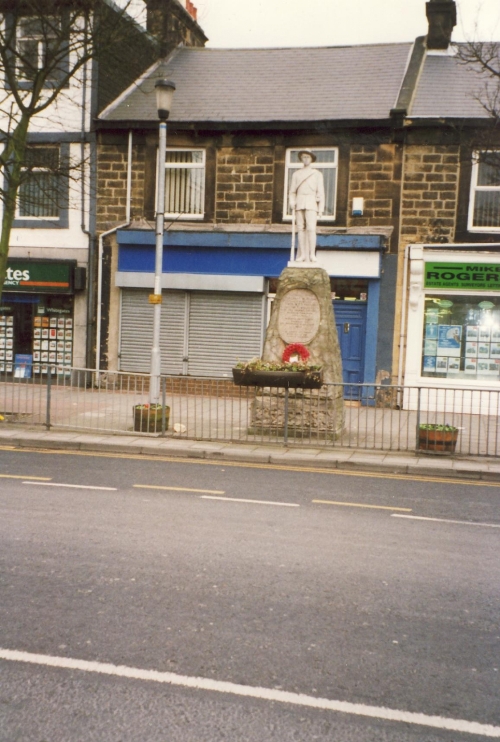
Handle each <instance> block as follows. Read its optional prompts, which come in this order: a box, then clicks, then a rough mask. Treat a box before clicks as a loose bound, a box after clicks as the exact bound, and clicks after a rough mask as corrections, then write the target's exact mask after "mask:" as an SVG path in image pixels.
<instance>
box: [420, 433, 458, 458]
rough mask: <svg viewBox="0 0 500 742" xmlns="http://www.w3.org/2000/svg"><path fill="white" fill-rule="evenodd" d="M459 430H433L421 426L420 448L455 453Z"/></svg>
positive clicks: (421, 449)
mask: <svg viewBox="0 0 500 742" xmlns="http://www.w3.org/2000/svg"><path fill="white" fill-rule="evenodd" d="M457 440H458V430H432V429H430V430H429V429H427V428H419V430H418V450H419V451H428V452H429V453H455V448H456V445H457Z"/></svg>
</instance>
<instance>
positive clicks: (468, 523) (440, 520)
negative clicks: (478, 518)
mask: <svg viewBox="0 0 500 742" xmlns="http://www.w3.org/2000/svg"><path fill="white" fill-rule="evenodd" d="M391 518H410V520H430V521H432V522H434V523H455V524H456V525H459V526H481V527H482V528H500V524H498V523H474V522H473V521H472V520H448V519H447V518H425V517H424V516H423V515H399V513H393V514H392V515H391Z"/></svg>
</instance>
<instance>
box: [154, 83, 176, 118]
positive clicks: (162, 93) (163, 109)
mask: <svg viewBox="0 0 500 742" xmlns="http://www.w3.org/2000/svg"><path fill="white" fill-rule="evenodd" d="M155 89H156V107H157V109H158V118H159V119H160V121H166V120H167V119H168V117H169V114H170V108H171V106H172V98H173V97H174V90H175V84H174V83H173V82H172V80H157V81H156V83H155Z"/></svg>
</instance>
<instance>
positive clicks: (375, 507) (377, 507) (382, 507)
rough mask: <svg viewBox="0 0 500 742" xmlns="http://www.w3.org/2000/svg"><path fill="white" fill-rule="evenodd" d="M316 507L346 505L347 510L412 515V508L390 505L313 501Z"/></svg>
mask: <svg viewBox="0 0 500 742" xmlns="http://www.w3.org/2000/svg"><path fill="white" fill-rule="evenodd" d="M312 502H314V503H315V504H316V505H344V506H345V507H347V508H371V509H372V510H401V511H403V512H405V513H411V511H412V509H411V508H396V507H392V506H390V505H364V504H363V503H361V502H335V501H334V500H313V501H312Z"/></svg>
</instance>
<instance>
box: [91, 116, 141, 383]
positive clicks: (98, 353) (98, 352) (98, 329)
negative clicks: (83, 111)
mask: <svg viewBox="0 0 500 742" xmlns="http://www.w3.org/2000/svg"><path fill="white" fill-rule="evenodd" d="M131 194H132V130H131V129H130V130H129V133H128V153H127V205H126V212H125V219H126V221H125V222H123V224H118V225H117V226H116V227H113V228H112V229H108V230H107V232H102V234H100V235H99V254H98V259H97V313H96V324H97V327H96V353H95V370H96V372H97V379H96V381H97V382H98V381H99V371H100V366H101V320H102V310H101V305H102V258H103V252H104V238H105V237H108V236H109V235H110V234H113V233H115V232H117V231H118V230H119V229H124V227H128V226H129V224H130V201H131Z"/></svg>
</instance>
